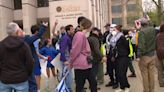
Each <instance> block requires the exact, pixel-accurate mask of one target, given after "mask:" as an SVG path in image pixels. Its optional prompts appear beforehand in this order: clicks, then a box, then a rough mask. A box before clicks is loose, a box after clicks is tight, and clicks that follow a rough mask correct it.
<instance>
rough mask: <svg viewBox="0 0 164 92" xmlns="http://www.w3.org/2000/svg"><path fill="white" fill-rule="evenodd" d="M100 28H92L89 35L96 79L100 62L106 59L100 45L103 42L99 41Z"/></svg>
mask: <svg viewBox="0 0 164 92" xmlns="http://www.w3.org/2000/svg"><path fill="white" fill-rule="evenodd" d="M99 31H100V30H99V29H98V28H95V27H94V28H92V30H91V32H90V36H89V37H88V41H89V45H90V48H91V55H92V57H93V60H92V70H93V73H94V77H95V79H96V76H97V74H98V69H99V64H100V62H101V61H102V60H105V56H104V57H103V55H102V54H101V51H100V46H101V43H100V41H99ZM98 89H100V88H98Z"/></svg>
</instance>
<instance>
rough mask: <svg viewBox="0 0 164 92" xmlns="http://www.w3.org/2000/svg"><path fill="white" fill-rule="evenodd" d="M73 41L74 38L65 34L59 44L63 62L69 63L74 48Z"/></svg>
mask: <svg viewBox="0 0 164 92" xmlns="http://www.w3.org/2000/svg"><path fill="white" fill-rule="evenodd" d="M72 39H73V37H72V36H70V35H68V34H65V35H64V36H62V37H61V39H60V42H59V46H60V53H61V57H60V60H61V61H62V62H64V61H67V60H68V58H69V54H70V50H71V47H72Z"/></svg>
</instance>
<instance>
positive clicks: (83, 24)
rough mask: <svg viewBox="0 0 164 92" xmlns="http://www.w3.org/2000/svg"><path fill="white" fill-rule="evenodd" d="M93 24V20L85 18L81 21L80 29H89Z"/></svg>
mask: <svg viewBox="0 0 164 92" xmlns="http://www.w3.org/2000/svg"><path fill="white" fill-rule="evenodd" d="M91 26H92V22H91V21H90V20H89V19H87V18H85V19H83V20H82V21H81V22H80V29H82V30H84V29H88V28H90V27H91Z"/></svg>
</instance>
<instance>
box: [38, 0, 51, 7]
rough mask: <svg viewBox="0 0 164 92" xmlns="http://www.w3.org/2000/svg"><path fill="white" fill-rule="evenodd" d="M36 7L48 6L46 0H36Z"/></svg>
mask: <svg viewBox="0 0 164 92" xmlns="http://www.w3.org/2000/svg"><path fill="white" fill-rule="evenodd" d="M37 4H38V7H48V6H49V4H48V0H38V3H37Z"/></svg>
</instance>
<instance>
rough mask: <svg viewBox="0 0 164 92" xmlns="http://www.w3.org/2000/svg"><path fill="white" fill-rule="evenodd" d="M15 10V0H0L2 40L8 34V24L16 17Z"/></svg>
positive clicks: (0, 32) (0, 36) (0, 37)
mask: <svg viewBox="0 0 164 92" xmlns="http://www.w3.org/2000/svg"><path fill="white" fill-rule="evenodd" d="M13 10H14V3H13V0H0V40H2V39H3V38H5V37H6V36H7V35H6V26H7V25H8V23H9V22H11V21H13V19H14V18H13V16H14V13H13Z"/></svg>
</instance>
